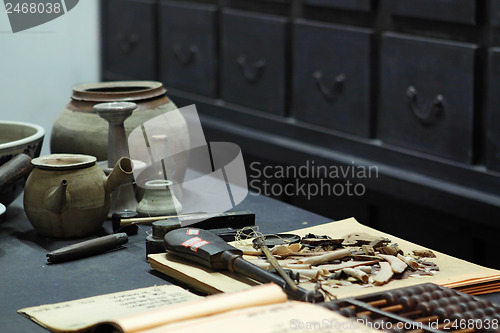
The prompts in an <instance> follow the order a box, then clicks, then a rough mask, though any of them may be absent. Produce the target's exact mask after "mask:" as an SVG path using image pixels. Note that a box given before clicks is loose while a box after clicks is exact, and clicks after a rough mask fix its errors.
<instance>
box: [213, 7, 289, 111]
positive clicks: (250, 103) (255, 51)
mask: <svg viewBox="0 0 500 333" xmlns="http://www.w3.org/2000/svg"><path fill="white" fill-rule="evenodd" d="M286 29H287V20H286V19H285V18H281V17H276V16H270V15H257V14H251V13H244V12H241V11H236V10H226V11H224V13H223V15H222V75H221V78H222V82H221V95H222V98H223V99H224V100H226V101H228V102H231V103H235V104H239V105H243V106H247V107H251V108H255V109H257V110H261V111H266V112H270V113H274V114H280V115H282V114H284V110H285V94H286V91H285V65H286V60H285V57H286V54H285V37H286Z"/></svg>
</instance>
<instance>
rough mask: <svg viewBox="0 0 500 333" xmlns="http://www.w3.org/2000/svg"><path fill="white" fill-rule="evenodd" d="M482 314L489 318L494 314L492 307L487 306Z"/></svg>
mask: <svg viewBox="0 0 500 333" xmlns="http://www.w3.org/2000/svg"><path fill="white" fill-rule="evenodd" d="M484 313H485V314H486V315H487V316H491V315H493V314H494V313H495V308H494V307H492V306H489V307H487V308H486V309H484Z"/></svg>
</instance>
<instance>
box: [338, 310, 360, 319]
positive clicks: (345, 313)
mask: <svg viewBox="0 0 500 333" xmlns="http://www.w3.org/2000/svg"><path fill="white" fill-rule="evenodd" d="M340 314H341V315H343V316H345V317H349V318H350V317H355V316H356V311H355V310H354V309H351V308H343V309H342V310H340Z"/></svg>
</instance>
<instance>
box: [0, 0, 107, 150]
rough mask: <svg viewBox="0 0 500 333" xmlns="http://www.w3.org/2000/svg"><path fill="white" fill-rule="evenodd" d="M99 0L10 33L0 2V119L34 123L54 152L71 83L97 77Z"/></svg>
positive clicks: (82, 2)
mask: <svg viewBox="0 0 500 333" xmlns="http://www.w3.org/2000/svg"><path fill="white" fill-rule="evenodd" d="M98 3H99V1H98V0H80V1H79V3H78V4H77V6H76V7H74V8H73V9H72V10H71V11H69V12H67V13H66V14H65V15H62V16H60V17H58V18H56V19H54V20H53V21H50V22H47V23H45V24H42V25H40V26H37V27H34V28H31V29H29V30H25V31H22V32H17V33H15V34H14V33H12V30H11V28H10V23H9V20H8V17H7V14H6V13H5V11H4V7H3V3H2V4H0V120H15V121H24V122H30V123H35V124H38V125H40V126H42V127H43V128H44V129H45V131H46V135H45V140H44V143H43V148H42V154H48V153H50V147H49V146H50V132H51V129H52V124H53V123H54V121H55V119H56V118H57V115H58V114H59V112H60V111H61V110H62V108H63V107H64V106H65V105H66V104H67V103H68V102H69V100H70V97H71V92H72V87H74V86H75V85H78V84H82V83H89V82H96V81H98V80H99V14H98Z"/></svg>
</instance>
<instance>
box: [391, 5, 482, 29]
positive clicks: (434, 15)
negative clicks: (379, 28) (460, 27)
mask: <svg viewBox="0 0 500 333" xmlns="http://www.w3.org/2000/svg"><path fill="white" fill-rule="evenodd" d="M394 14H397V15H403V16H409V17H417V18H423V19H431V20H438V21H452V22H458V23H467V24H474V23H476V1H474V0H453V1H450V0H397V1H394Z"/></svg>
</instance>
